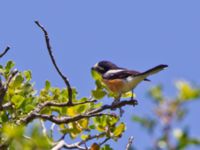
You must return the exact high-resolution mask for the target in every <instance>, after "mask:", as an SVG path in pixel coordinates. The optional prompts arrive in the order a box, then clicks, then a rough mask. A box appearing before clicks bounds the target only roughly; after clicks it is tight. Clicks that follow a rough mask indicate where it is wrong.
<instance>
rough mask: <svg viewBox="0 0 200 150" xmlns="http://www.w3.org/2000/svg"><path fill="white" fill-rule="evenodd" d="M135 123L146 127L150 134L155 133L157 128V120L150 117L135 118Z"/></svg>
mask: <svg viewBox="0 0 200 150" xmlns="http://www.w3.org/2000/svg"><path fill="white" fill-rule="evenodd" d="M132 119H133V121H135V122H138V123H139V124H140V125H141V126H143V127H145V128H146V129H147V130H148V131H149V132H153V130H154V128H155V126H156V120H154V119H152V118H149V117H139V116H133V118H132Z"/></svg>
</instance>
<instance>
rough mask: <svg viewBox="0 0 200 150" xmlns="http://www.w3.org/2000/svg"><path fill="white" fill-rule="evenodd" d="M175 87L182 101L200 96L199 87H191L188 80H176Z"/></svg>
mask: <svg viewBox="0 0 200 150" xmlns="http://www.w3.org/2000/svg"><path fill="white" fill-rule="evenodd" d="M176 87H177V88H178V90H179V95H178V97H179V99H180V100H182V101H186V100H192V99H197V98H199V97H200V89H197V88H194V87H192V86H191V85H190V84H189V83H188V82H185V81H178V82H176Z"/></svg>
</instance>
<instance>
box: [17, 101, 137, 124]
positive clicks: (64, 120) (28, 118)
mask: <svg viewBox="0 0 200 150" xmlns="http://www.w3.org/2000/svg"><path fill="white" fill-rule="evenodd" d="M83 103H84V102H83ZM52 104H53V103H49V102H46V103H43V104H41V105H38V106H37V107H36V108H35V109H34V110H33V111H31V112H30V113H29V114H28V115H27V116H26V117H25V118H22V119H20V120H19V121H18V122H17V123H18V124H20V123H24V124H28V123H29V122H31V121H32V120H33V119H35V118H41V119H46V120H49V121H52V122H54V123H56V124H62V123H69V122H74V121H78V120H81V119H84V118H90V117H94V116H100V115H110V114H103V113H101V112H103V111H104V110H108V109H110V110H113V109H116V108H121V107H123V106H126V105H132V106H135V105H136V104H137V101H136V100H129V101H127V100H125V101H121V102H119V103H117V104H114V105H103V106H101V107H100V108H97V109H94V110H91V111H90V112H88V113H87V114H79V115H77V116H74V117H56V116H53V115H46V114H39V112H40V111H41V110H42V109H43V108H44V107H46V106H48V105H52ZM55 104H56V103H55ZM79 104H80V103H79ZM52 106H53V105H52ZM58 106H59V105H58Z"/></svg>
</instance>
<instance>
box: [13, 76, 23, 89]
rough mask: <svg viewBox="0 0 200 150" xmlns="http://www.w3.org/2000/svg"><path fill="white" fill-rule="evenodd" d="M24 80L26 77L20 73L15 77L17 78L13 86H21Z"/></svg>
mask: <svg viewBox="0 0 200 150" xmlns="http://www.w3.org/2000/svg"><path fill="white" fill-rule="evenodd" d="M23 81H24V78H23V77H22V75H21V74H18V75H17V76H16V77H15V80H14V82H13V86H14V87H19V86H21V84H22V83H23Z"/></svg>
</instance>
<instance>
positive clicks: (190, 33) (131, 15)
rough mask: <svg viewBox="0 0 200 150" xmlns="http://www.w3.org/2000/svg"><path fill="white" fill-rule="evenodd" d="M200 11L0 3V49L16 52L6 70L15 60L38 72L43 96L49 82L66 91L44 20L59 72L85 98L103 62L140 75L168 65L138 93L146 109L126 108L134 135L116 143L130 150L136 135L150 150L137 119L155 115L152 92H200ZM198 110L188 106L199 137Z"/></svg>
mask: <svg viewBox="0 0 200 150" xmlns="http://www.w3.org/2000/svg"><path fill="white" fill-rule="evenodd" d="M199 6H200V1H198V0H193V1H185V0H177V1H173V0H168V1H160V0H151V1H147V0H146V1H145V0H143V1H136V0H135V1H134V0H126V1H119V0H107V1H105V0H101V1H94V0H85V1H78V0H73V1H65V0H59V1H48V0H42V1H41V0H34V1H25V0H21V1H11V0H6V1H1V3H0V18H1V21H0V22H1V24H0V49H2V50H3V49H4V48H5V46H6V45H10V47H11V50H10V51H9V53H8V54H7V55H6V56H5V57H4V58H3V60H1V62H0V63H4V62H5V61H6V60H8V59H12V60H14V61H15V62H16V65H17V68H18V69H20V70H26V69H30V70H32V73H33V81H34V82H35V85H36V88H38V89H41V88H42V86H43V85H44V81H45V80H46V79H48V80H50V81H51V82H52V84H53V85H54V86H59V87H63V86H64V83H63V81H62V80H61V79H60V78H59V77H58V76H57V74H56V72H55V69H54V68H53V66H52V64H51V63H50V59H49V56H48V54H47V51H46V46H45V43H44V39H43V35H42V33H41V31H40V30H39V29H38V27H36V25H35V24H34V20H39V21H40V23H41V24H43V25H44V26H45V27H46V29H47V30H48V32H49V35H50V38H51V43H52V46H53V52H54V55H55V57H56V60H57V62H58V65H59V66H60V68H61V69H62V70H63V72H64V73H65V74H66V75H67V76H68V77H69V79H70V82H71V84H72V85H73V86H74V87H76V88H77V89H78V91H79V95H80V97H81V96H89V95H90V90H91V89H93V88H94V82H93V80H92V78H91V75H90V68H91V66H92V65H93V64H95V63H96V62H97V61H99V60H105V59H106V60H111V61H113V62H115V63H116V64H119V65H120V66H123V67H127V68H132V69H135V70H140V71H144V70H145V69H148V68H150V67H153V66H155V65H158V64H160V63H165V64H168V65H169V69H168V70H165V71H163V72H161V73H159V74H157V75H155V76H152V77H150V79H151V80H152V82H151V83H142V84H141V85H140V86H138V88H137V89H136V90H135V92H136V94H137V99H139V105H138V106H137V107H136V108H135V109H132V108H127V113H125V116H124V121H125V122H126V123H127V124H128V126H127V132H126V133H125V135H124V137H123V138H122V139H120V141H119V142H120V144H119V142H118V143H112V144H114V145H115V148H116V147H117V148H116V149H124V147H125V145H126V143H127V140H128V137H129V136H130V135H133V136H134V138H135V140H134V141H135V143H134V145H136V147H138V148H140V149H144V147H145V146H146V145H147V144H148V143H150V139H149V137H148V136H146V135H145V134H144V133H143V132H140V131H141V128H140V127H139V126H137V125H135V124H134V123H132V122H131V121H130V118H131V116H132V115H133V114H141V113H142V114H147V113H149V112H150V111H151V110H152V107H151V104H150V102H149V98H148V97H147V96H146V95H147V94H146V93H147V90H148V89H149V88H150V87H152V86H153V85H156V84H159V83H162V84H164V85H165V92H166V95H174V94H175V93H176V92H175V91H174V87H173V83H174V81H175V80H177V79H186V80H189V81H191V82H196V83H197V84H199V85H200V78H199V77H200V71H199V65H200V62H199V55H200V9H199ZM199 104H200V103H199V102H195V103H194V104H191V105H190V106H189V107H190V108H192V111H191V113H190V114H189V118H188V120H187V123H188V122H189V123H191V128H192V131H191V133H192V135H195V136H200V129H199V126H200V123H199V122H196V117H195V114H198V113H200V110H199V108H198V107H197V106H198V105H199ZM128 112H129V113H128ZM130 112H132V113H130ZM144 142H145V143H146V144H144ZM192 150H194V148H193V149H192Z"/></svg>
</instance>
